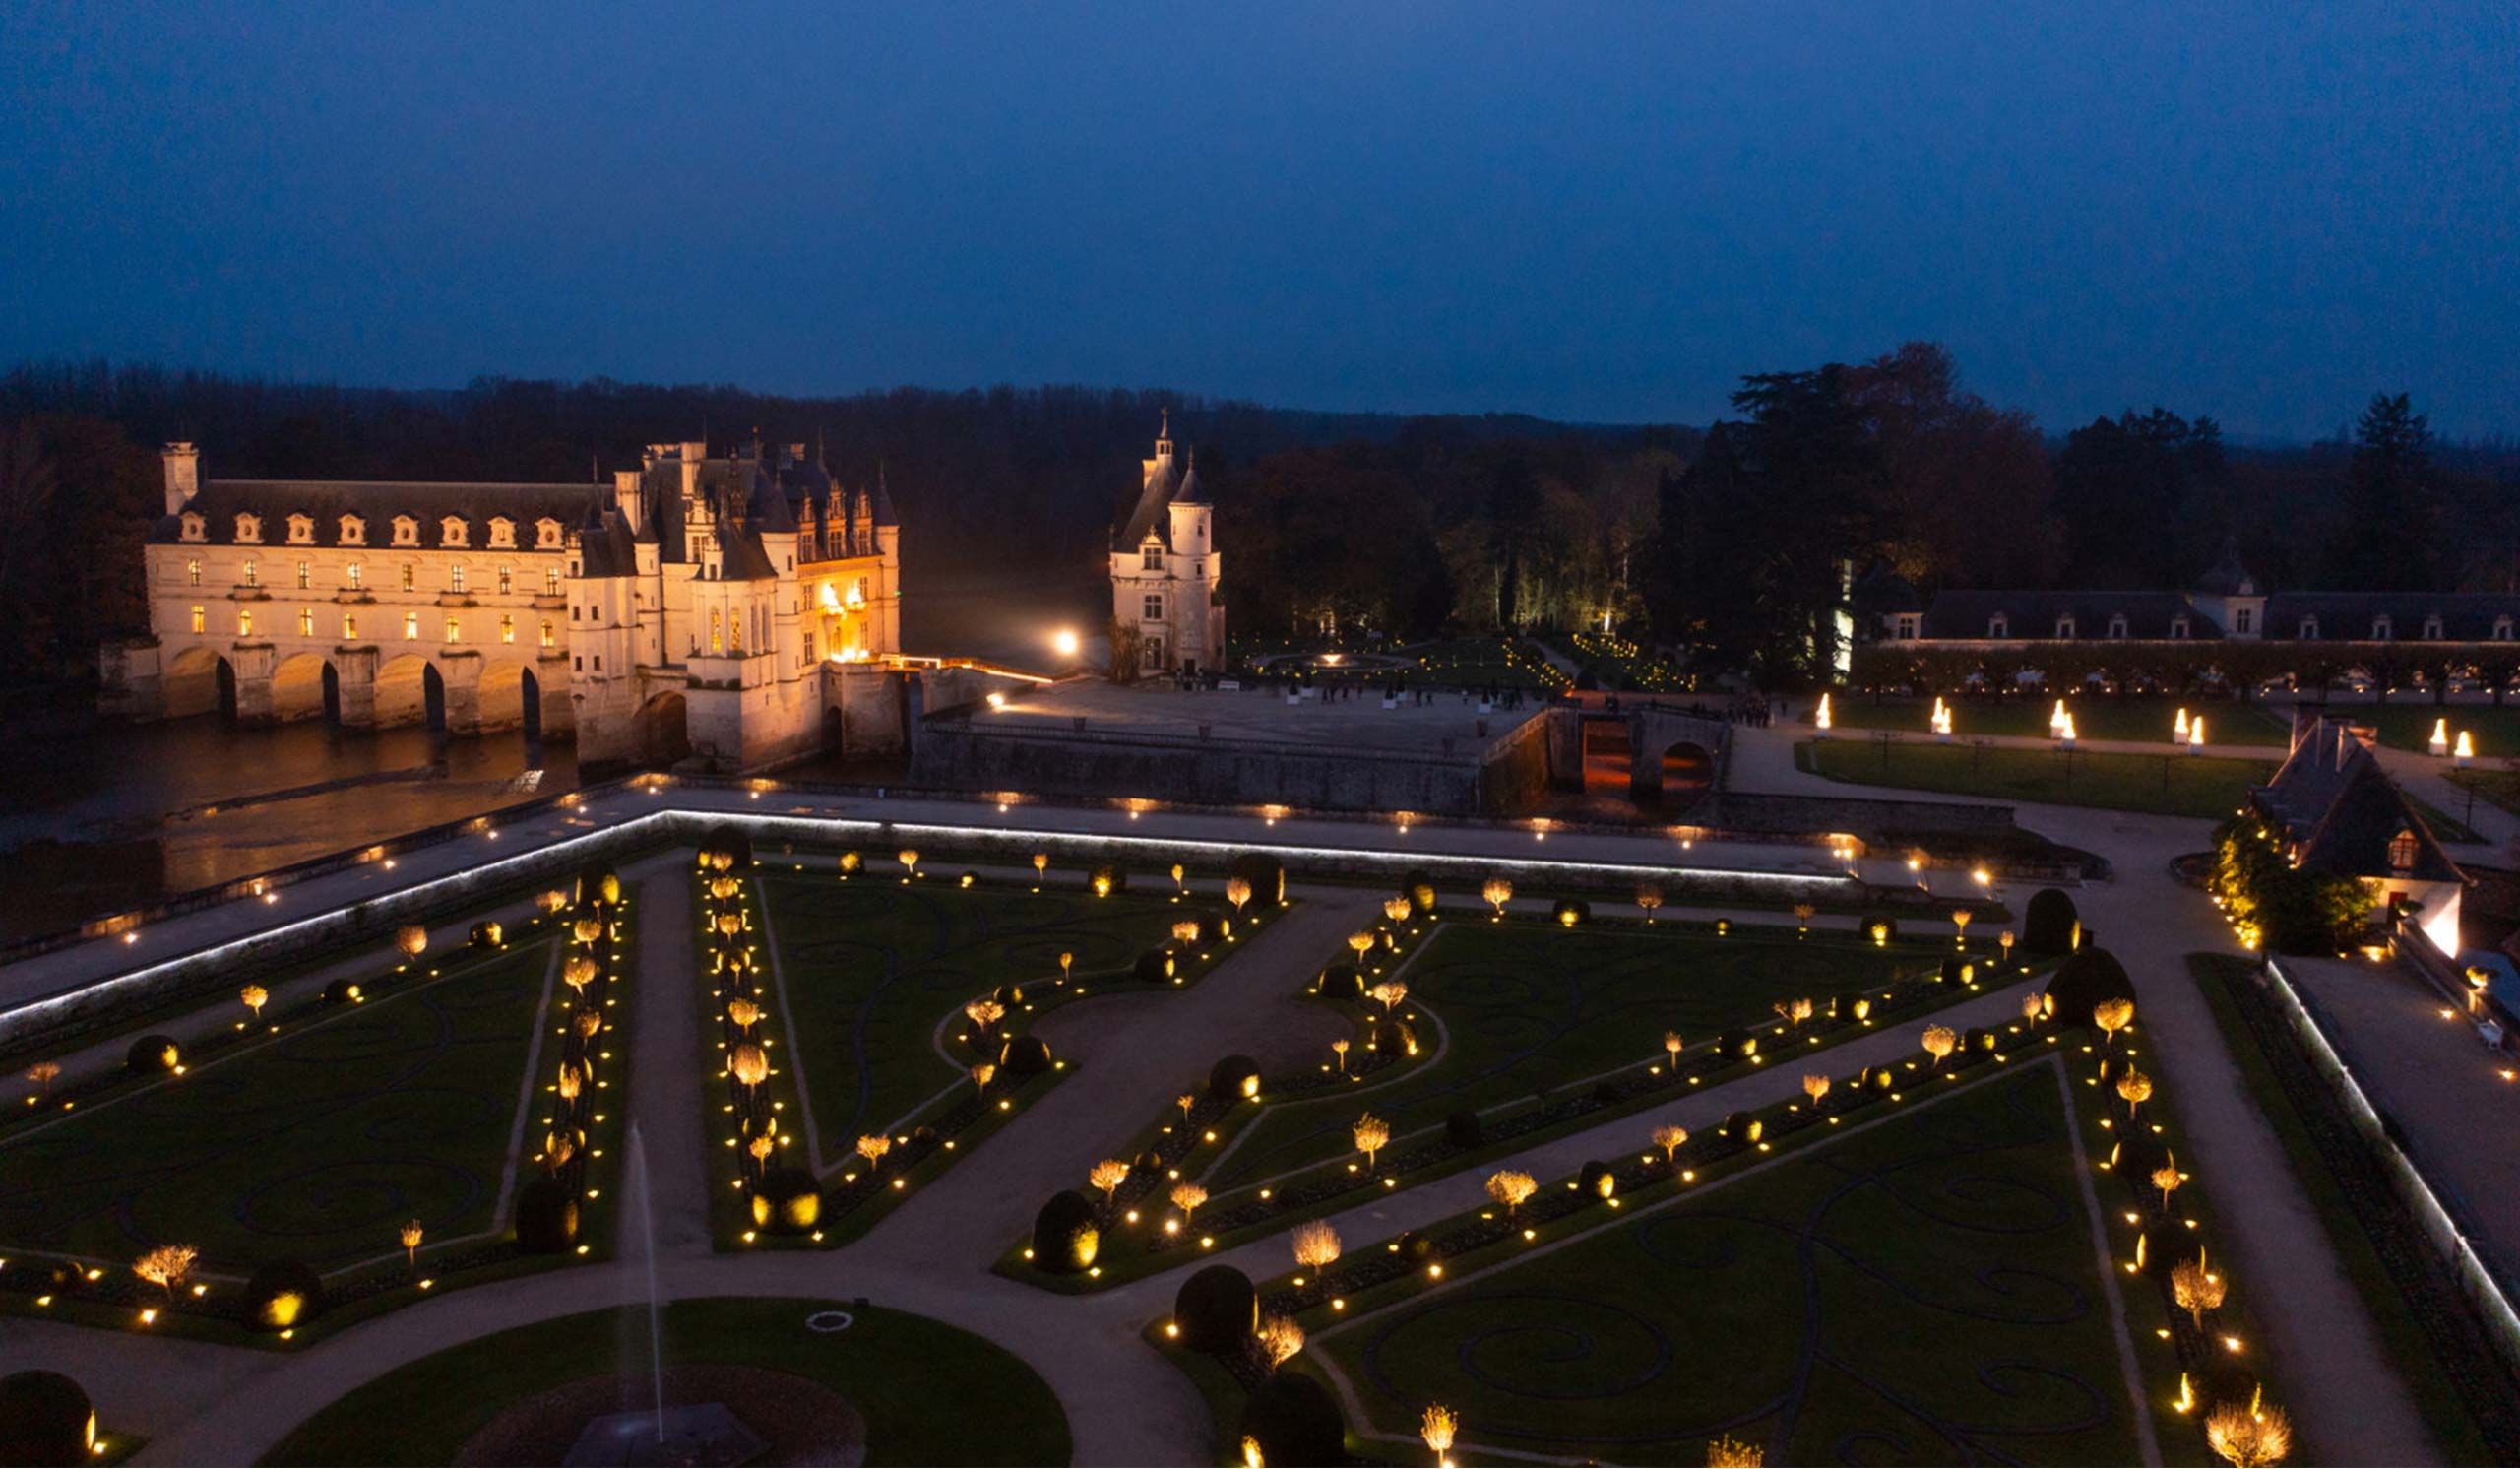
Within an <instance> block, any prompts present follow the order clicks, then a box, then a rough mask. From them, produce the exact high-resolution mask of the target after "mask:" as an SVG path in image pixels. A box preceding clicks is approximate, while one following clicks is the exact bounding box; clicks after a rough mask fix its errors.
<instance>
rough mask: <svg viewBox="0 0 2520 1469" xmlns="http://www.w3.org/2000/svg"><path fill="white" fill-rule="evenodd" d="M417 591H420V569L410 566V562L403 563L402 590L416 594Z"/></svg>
mask: <svg viewBox="0 0 2520 1469" xmlns="http://www.w3.org/2000/svg"><path fill="white" fill-rule="evenodd" d="M419 589H420V568H418V567H417V566H414V565H412V564H411V563H410V562H409V561H406V562H404V563H403V590H404V591H406V592H416V591H418V590H419Z"/></svg>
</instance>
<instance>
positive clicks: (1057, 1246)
mask: <svg viewBox="0 0 2520 1469" xmlns="http://www.w3.org/2000/svg"><path fill="white" fill-rule="evenodd" d="M1102 1245H1103V1232H1102V1230H1101V1229H1100V1228H1099V1227H1098V1226H1097V1225H1096V1224H1095V1222H1094V1200H1092V1199H1090V1198H1087V1197H1086V1196H1085V1195H1084V1194H1082V1193H1079V1192H1077V1191H1076V1190H1075V1189H1073V1188H1071V1189H1068V1190H1067V1191H1066V1192H1064V1193H1054V1194H1051V1195H1050V1201H1049V1202H1048V1203H1045V1204H1043V1205H1041V1212H1040V1213H1039V1214H1036V1215H1035V1216H1033V1263H1034V1264H1035V1265H1036V1266H1038V1267H1040V1269H1043V1270H1046V1271H1048V1272H1050V1273H1051V1274H1053V1275H1074V1274H1076V1273H1077V1272H1078V1271H1081V1270H1084V1269H1086V1268H1087V1267H1088V1266H1090V1265H1092V1264H1093V1263H1094V1256H1095V1255H1096V1253H1097V1252H1099V1251H1100V1250H1101V1248H1102Z"/></svg>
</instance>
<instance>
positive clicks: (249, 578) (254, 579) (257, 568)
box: [245, 561, 263, 587]
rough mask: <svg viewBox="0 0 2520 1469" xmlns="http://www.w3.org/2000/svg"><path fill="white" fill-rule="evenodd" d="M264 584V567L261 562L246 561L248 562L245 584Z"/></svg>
mask: <svg viewBox="0 0 2520 1469" xmlns="http://www.w3.org/2000/svg"><path fill="white" fill-rule="evenodd" d="M262 584H263V568H262V566H261V565H260V564H259V563H257V562H253V561H248V562H246V563H245V585H246V586H249V587H259V586H261V585H262Z"/></svg>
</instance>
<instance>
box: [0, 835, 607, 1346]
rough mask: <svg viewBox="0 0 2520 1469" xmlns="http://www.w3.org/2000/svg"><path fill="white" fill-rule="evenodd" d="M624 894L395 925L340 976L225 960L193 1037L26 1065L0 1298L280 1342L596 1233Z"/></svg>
mask: <svg viewBox="0 0 2520 1469" xmlns="http://www.w3.org/2000/svg"><path fill="white" fill-rule="evenodd" d="M629 912H630V905H629V904H628V902H627V901H625V900H624V898H623V896H622V893H621V889H620V883H619V880H618V878H617V877H616V876H615V875H614V874H613V873H612V872H611V871H610V870H609V869H607V868H601V867H597V868H591V869H589V870H588V871H587V872H585V873H583V874H581V875H580V876H579V877H578V878H577V879H576V880H575V881H573V882H571V883H569V884H567V885H566V886H564V887H562V888H558V889H553V890H550V891H547V892H544V893H541V894H540V895H539V896H538V898H537V900H536V903H535V904H534V907H533V910H532V912H531V913H530V914H529V915H528V916H524V917H520V918H516V919H514V920H511V921H509V922H506V923H501V922H498V921H494V920H483V921H480V922H477V923H474V924H473V925H472V926H471V931H470V935H469V942H467V943H466V944H465V945H464V946H463V947H462V948H460V949H458V950H456V951H454V952H452V953H445V954H432V953H431V952H430V951H429V948H428V944H429V936H428V932H427V930H426V929H425V928H422V927H420V926H416V925H413V926H404V927H402V928H400V929H398V930H396V931H395V932H394V935H393V941H392V945H391V947H390V948H389V949H388V950H387V951H386V953H385V954H384V955H383V956H381V957H378V958H376V959H375V960H374V962H373V965H372V966H370V965H366V964H359V963H356V962H352V963H351V964H350V965H349V966H347V967H348V968H350V969H351V970H352V971H353V972H354V973H355V974H356V977H355V978H352V977H349V976H347V975H345V976H344V977H341V978H336V979H333V980H331V981H330V982H329V983H326V984H324V985H323V986H322V987H321V988H320V990H315V989H307V988H305V987H302V986H284V983H283V978H282V977H281V976H279V975H274V976H270V977H269V979H270V981H271V982H270V983H268V984H267V983H264V982H263V981H261V980H243V981H242V982H240V983H239V984H238V986H237V989H236V990H235V991H234V997H233V998H232V999H229V1000H227V1001H224V1002H223V1003H221V1005H219V1006H217V1007H216V1008H217V1009H218V1010H219V1011H220V1012H221V1013H226V1014H232V1015H234V1016H235V1017H236V1018H235V1019H234V1020H233V1021H232V1022H222V1023H221V1024H219V1025H218V1026H217V1027H216V1028H212V1029H209V1030H207V1031H206V1032H203V1033H202V1034H203V1035H204V1036H206V1039H204V1038H199V1037H197V1038H196V1039H195V1040H193V1041H192V1042H190V1043H188V1044H184V1043H178V1042H177V1041H176V1040H175V1039H173V1038H172V1037H171V1036H169V1035H167V1034H164V1033H161V1032H156V1031H153V1032H151V1033H148V1034H143V1035H139V1036H136V1037H132V1038H130V1039H129V1041H128V1045H127V1049H126V1050H125V1052H124V1063H123V1065H122V1066H121V1067H120V1068H119V1069H117V1070H112V1071H96V1070H91V1071H89V1072H88V1073H87V1074H84V1075H80V1076H78V1077H76V1078H75V1079H73V1080H71V1081H68V1082H64V1081H62V1080H61V1079H60V1078H61V1076H62V1074H63V1073H62V1068H61V1067H60V1066H59V1065H58V1063H54V1062H37V1063H35V1064H33V1065H32V1066H31V1067H29V1068H28V1070H27V1073H26V1078H27V1085H28V1089H29V1090H28V1094H27V1097H26V1103H27V1106H26V1110H25V1112H24V1113H23V1114H22V1116H21V1117H19V1118H15V1119H13V1121H12V1123H11V1125H9V1126H8V1127H6V1128H5V1129H0V1181H5V1182H0V1254H5V1262H0V1309H9V1310H13V1311H21V1312H31V1313H35V1314H41V1315H46V1316H50V1317H54V1318H59V1319H66V1320H74V1321H80V1322H84V1323H87V1324H94V1325H110V1326H120V1327H125V1328H128V1329H139V1330H150V1331H157V1332H172V1333H175V1334H179V1335H200V1336H206V1337H210V1338H212V1339H215V1340H234V1341H244V1342H249V1343H256V1344H266V1345H279V1344H282V1343H290V1342H296V1341H299V1340H300V1339H301V1338H304V1337H306V1336H309V1335H311V1334H320V1333H321V1332H323V1331H325V1330H329V1329H335V1328H338V1327H339V1326H341V1325H344V1324H347V1323H348V1322H349V1321H352V1320H356V1319H359V1318H361V1317H364V1316H366V1315H370V1314H373V1313H375V1312H376V1311H378V1310H382V1309H390V1308H392V1307H394V1306H397V1305H401V1304H406V1303H409V1302H410V1301H414V1300H418V1299H421V1298H422V1297H424V1296H426V1295H428V1294H429V1293H431V1292H442V1291H445V1290H448V1289H452V1288H455V1287H457V1286H460V1285H464V1284H470V1283H473V1282H476V1281H481V1280H487V1279H495V1278H499V1277H501V1276H506V1275H512V1274H515V1273H517V1272H519V1271H522V1270H531V1269H536V1268H539V1267H541V1266H543V1265H547V1264H550V1263H558V1262H565V1261H568V1260H572V1259H577V1258H583V1257H588V1256H593V1255H596V1254H598V1253H599V1252H600V1251H601V1250H603V1249H604V1248H605V1247H606V1246H607V1245H608V1235H607V1234H606V1232H604V1231H601V1230H599V1229H596V1228H594V1227H593V1219H594V1215H595V1211H596V1209H597V1208H599V1205H597V1204H596V1203H595V1202H594V1201H595V1200H598V1199H599V1198H600V1197H601V1196H602V1195H603V1192H604V1190H605V1188H606V1187H607V1186H608V1185H609V1184H610V1182H611V1180H612V1179H613V1178H614V1177H615V1176H616V1174H617V1172H618V1169H617V1165H618V1162H619V1159H618V1148H619V1144H620V1134H621V1124H620V1121H619V1119H618V1118H617V1116H616V1114H617V1113H618V1111H619V1106H618V1099H619V1098H620V1097H621V1095H622V1094H621V1091H620V1090H619V1089H620V1087H621V1085H622V1077H623V1075H624V1062H625V1061H626V1058H627V1054H628V1051H627V1045H626V1030H625V1028H624V1022H625V1020H626V1018H627V1017H626V1011H625V1008H624V1007H623V1005H622V998H623V995H622V992H621V991H622V989H623V987H622V986H620V985H619V984H617V983H616V981H617V979H618V977H619V976H620V974H621V973H622V966H623V964H624V962H625V956H626V954H627V952H628V944H629V928H630V918H629ZM346 958H347V959H351V960H353V961H355V958H356V956H355V955H344V954H339V953H337V954H333V955H330V956H328V959H329V962H330V963H332V964H333V965H334V966H335V967H336V968H339V967H342V961H343V960H344V959H346ZM284 988H288V989H296V990H298V991H299V992H300V993H301V994H302V996H303V997H302V998H297V999H293V1000H279V1001H276V1000H275V998H274V991H275V990H282V989H284ZM158 1023H161V1024H162V1023H164V1017H162V1016H161V1017H160V1018H159V1021H158ZM168 1028H169V1029H193V1030H196V1031H199V1030H200V1028H199V1027H175V1026H169V1027H168ZM117 1044H120V1043H117ZM616 1057H618V1058H616Z"/></svg>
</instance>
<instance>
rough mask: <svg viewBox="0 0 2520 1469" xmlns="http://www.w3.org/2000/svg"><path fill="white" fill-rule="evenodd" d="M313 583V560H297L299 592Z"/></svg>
mask: <svg viewBox="0 0 2520 1469" xmlns="http://www.w3.org/2000/svg"><path fill="white" fill-rule="evenodd" d="M314 585H315V563H314V562H312V561H300V562H298V563H297V590H298V591H300V592H303V591H305V590H306V589H307V588H309V587H312V586H314Z"/></svg>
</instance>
